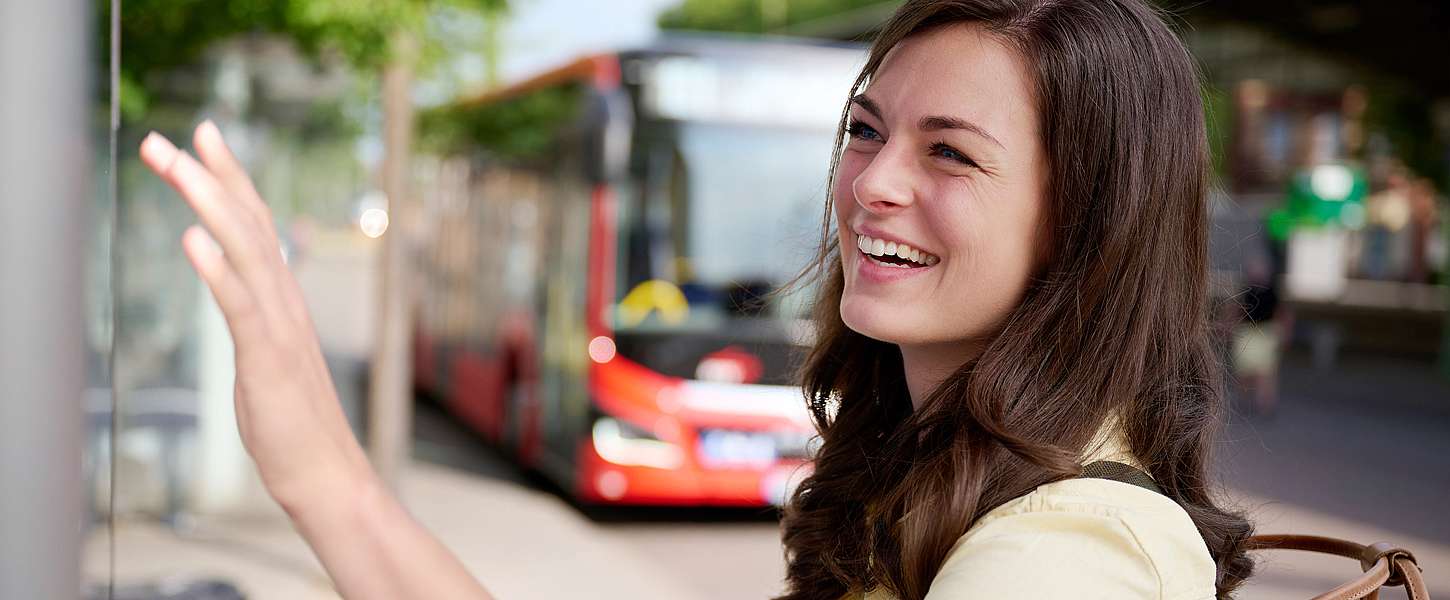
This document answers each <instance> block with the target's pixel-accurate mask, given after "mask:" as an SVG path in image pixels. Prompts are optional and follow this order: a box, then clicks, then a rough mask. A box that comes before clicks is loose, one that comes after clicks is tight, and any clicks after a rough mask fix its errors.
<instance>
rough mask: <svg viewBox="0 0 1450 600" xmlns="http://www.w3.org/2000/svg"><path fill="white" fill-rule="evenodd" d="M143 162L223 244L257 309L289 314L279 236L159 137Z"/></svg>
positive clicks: (145, 149) (151, 138)
mask: <svg viewBox="0 0 1450 600" xmlns="http://www.w3.org/2000/svg"><path fill="white" fill-rule="evenodd" d="M141 159H142V161H143V162H145V163H146V165H147V166H148V167H150V168H151V170H152V171H155V172H156V174H157V175H160V176H161V178H162V179H164V180H166V182H167V183H169V184H171V186H172V187H173V188H175V189H176V191H177V192H178V193H180V194H181V197H182V198H184V199H185V200H186V202H187V204H189V205H190V206H191V208H192V210H193V211H195V212H196V215H197V218H198V219H200V220H201V223H202V225H204V226H205V227H206V230H207V231H208V232H210V233H211V234H212V236H213V237H214V239H215V240H216V242H217V243H218V244H219V245H220V247H221V254H222V257H223V260H225V262H226V263H228V265H229V266H230V267H231V270H232V272H233V273H235V275H236V276H237V278H238V279H239V281H240V282H241V284H242V285H243V286H244V287H245V289H246V291H247V292H248V293H249V295H250V297H251V298H252V300H253V304H254V305H255V309H256V310H259V311H261V312H262V313H264V314H272V315H275V316H279V317H285V316H286V315H287V312H286V309H285V307H283V306H282V304H281V298H280V296H279V292H278V278H279V273H278V271H279V270H283V269H285V267H283V266H282V261H281V253H280V250H279V244H278V242H277V238H276V236H275V235H274V234H272V233H271V232H270V231H269V230H267V229H262V228H261V227H260V226H259V224H258V223H257V221H256V218H255V217H254V216H253V215H252V214H251V213H250V212H248V211H247V210H245V209H242V208H241V207H240V206H238V202H237V201H236V200H235V199H234V198H232V197H231V195H230V194H229V193H228V191H227V190H226V188H225V187H224V186H223V185H222V184H221V182H220V181H218V180H217V178H216V177H215V176H214V175H213V174H212V173H211V172H210V171H208V170H207V168H206V167H205V166H203V165H202V164H201V163H200V162H198V161H197V160H196V159H195V158H192V157H191V155H189V154H187V153H186V152H183V151H181V150H179V149H177V148H176V146H174V145H172V144H171V142H170V141H168V140H167V139H166V138H165V137H162V136H161V135H160V134H157V133H152V134H151V135H148V136H146V140H145V141H143V142H142V143H141ZM224 308H225V307H224Z"/></svg>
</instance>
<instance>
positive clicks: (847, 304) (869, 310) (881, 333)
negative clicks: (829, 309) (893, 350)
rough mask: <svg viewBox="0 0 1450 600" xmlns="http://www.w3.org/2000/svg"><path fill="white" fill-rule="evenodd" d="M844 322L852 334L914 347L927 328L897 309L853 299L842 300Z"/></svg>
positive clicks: (878, 303) (842, 319) (875, 302)
mask: <svg viewBox="0 0 1450 600" xmlns="http://www.w3.org/2000/svg"><path fill="white" fill-rule="evenodd" d="M841 321H842V322H844V323H845V324H846V327H849V328H850V329H851V331H854V332H856V333H859V334H861V335H864V336H866V337H868V338H871V339H873V340H879V341H882V342H887V343H891V344H909V343H912V342H913V338H916V337H920V336H921V333H922V331H923V329H922V325H923V324H921V323H916V322H915V319H914V318H913V315H903V314H902V311H901V309H899V308H897V307H894V306H889V305H885V304H884V303H882V302H878V301H873V300H867V299H864V298H850V297H849V296H848V297H843V298H842V299H841Z"/></svg>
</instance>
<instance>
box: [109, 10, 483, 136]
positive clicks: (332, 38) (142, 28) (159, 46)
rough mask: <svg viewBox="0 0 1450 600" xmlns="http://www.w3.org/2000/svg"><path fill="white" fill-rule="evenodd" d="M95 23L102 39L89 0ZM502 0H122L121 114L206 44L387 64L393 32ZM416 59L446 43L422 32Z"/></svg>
mask: <svg viewBox="0 0 1450 600" xmlns="http://www.w3.org/2000/svg"><path fill="white" fill-rule="evenodd" d="M96 8H97V12H98V13H100V14H101V15H102V18H101V19H98V20H97V27H98V28H99V29H100V30H99V32H98V34H99V35H98V37H97V39H107V38H108V37H109V23H110V10H111V3H110V1H109V0H96ZM507 8H508V0H368V1H366V2H358V1H356V0H126V1H125V2H122V3H121V23H120V26H121V42H122V43H121V57H120V70H121V90H120V92H121V103H122V112H123V115H124V116H125V118H126V119H127V120H132V121H134V120H136V119H139V118H140V117H141V116H143V115H144V114H145V113H146V112H147V107H148V104H149V103H150V101H151V99H152V98H153V97H154V96H156V95H157V94H159V93H160V92H161V90H159V89H157V87H156V86H157V85H158V84H157V77H156V75H157V74H159V73H164V72H167V71H169V70H172V69H176V68H178V67H183V66H187V65H191V64H194V63H195V62H196V61H197V60H198V59H200V58H201V56H202V54H203V53H204V52H205V51H206V50H207V48H208V47H209V46H210V45H211V44H213V43H214V42H217V41H220V40H223V39H227V38H230V37H234V36H238V35H246V34H269V35H276V36H280V37H282V38H285V39H289V40H291V41H293V42H294V43H296V44H297V46H298V47H299V48H301V49H302V50H303V51H304V52H305V53H306V54H307V55H308V56H310V57H312V58H314V59H317V58H320V57H321V56H322V55H323V54H324V53H325V52H332V53H336V54H339V55H340V56H341V57H343V58H344V59H346V60H347V61H348V62H349V63H350V64H351V65H352V66H353V67H355V68H358V69H361V70H364V71H377V70H378V69H381V68H382V66H383V65H384V64H385V63H386V62H387V60H388V57H389V55H390V44H391V42H392V40H393V39H394V38H393V37H392V35H393V33H394V32H396V31H399V30H407V31H412V32H415V33H416V32H421V31H423V30H424V29H425V27H426V26H427V25H428V19H429V18H430V16H431V15H435V14H438V13H448V12H450V11H464V12H471V13H476V14H478V15H480V16H484V17H492V16H495V15H497V14H499V13H502V12H503V11H505V10H506V9H507ZM421 39H422V40H423V45H422V47H421V48H420V49H419V52H420V56H419V60H420V64H421V65H422V66H424V67H425V68H426V67H427V66H428V65H430V64H433V63H437V62H439V61H441V60H442V59H444V58H445V56H444V55H446V53H447V48H445V47H442V45H441V44H429V43H428V42H429V41H430V40H431V39H433V38H428V37H422V38H421ZM109 52H110V47H109V44H97V54H96V61H97V62H96V64H97V65H99V66H100V68H98V69H97V72H98V73H106V72H107V68H106V65H108V64H109V61H110V56H109Z"/></svg>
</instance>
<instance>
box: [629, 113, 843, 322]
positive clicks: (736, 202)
mask: <svg viewBox="0 0 1450 600" xmlns="http://www.w3.org/2000/svg"><path fill="white" fill-rule="evenodd" d="M660 129H661V130H663V131H655V132H649V133H652V134H653V135H650V134H645V135H642V136H641V137H642V138H643V140H644V141H643V143H642V144H640V146H639V147H637V156H636V160H635V167H636V170H637V173H638V175H640V176H639V177H636V178H632V179H633V181H634V185H636V186H638V187H639V189H636V190H628V191H627V193H625V194H621V197H622V202H621V204H622V206H621V215H620V217H621V218H620V221H619V222H620V235H621V239H620V246H619V248H620V252H619V260H620V269H619V274H620V281H619V283H620V284H621V285H619V286H618V288H617V289H618V292H619V303H618V304H617V305H616V308H617V310H616V315H615V327H616V329H619V330H630V329H641V328H642V329H647V330H661V329H663V330H672V331H680V330H697V331H698V330H713V329H717V328H719V327H720V326H721V325H722V324H723V323H724V322H726V321H729V320H733V319H742V318H746V319H752V320H759V319H760V318H767V319H775V318H785V319H794V318H797V317H800V316H801V314H800V313H801V311H802V306H803V303H802V302H801V301H800V299H799V298H797V297H798V296H801V294H796V295H794V296H796V297H792V296H785V297H777V298H773V299H770V300H766V299H765V298H763V297H762V296H764V295H765V294H766V293H768V292H770V291H771V290H773V289H774V288H776V287H778V286H780V285H782V284H784V283H786V282H788V281H790V280H791V279H792V278H793V277H794V276H795V275H796V274H797V273H798V272H799V271H800V269H801V268H802V267H803V266H805V265H806V263H807V262H808V261H809V260H810V259H811V257H812V256H813V255H814V252H815V249H816V245H817V244H818V243H819V240H820V234H821V233H820V232H821V219H822V215H823V211H824V207H825V204H824V200H825V189H826V177H827V169H828V167H829V164H830V155H831V142H832V134H831V132H829V131H822V130H820V129H816V128H810V129H806V128H786V127H767V126H742V125H735V124H728V123H713V122H691V121H683V122H674V123H670V124H668V125H661V126H660ZM639 171H642V173H640V172H639Z"/></svg>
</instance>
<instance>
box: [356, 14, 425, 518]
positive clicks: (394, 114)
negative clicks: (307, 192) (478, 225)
mask: <svg viewBox="0 0 1450 600" xmlns="http://www.w3.org/2000/svg"><path fill="white" fill-rule="evenodd" d="M392 42H393V43H392V44H390V47H391V50H392V52H393V55H392V57H390V58H389V60H388V64H387V66H386V67H384V68H383V193H384V194H386V195H387V197H388V220H389V221H390V223H389V224H388V229H387V233H385V234H383V252H382V261H381V262H382V265H381V266H382V277H381V278H379V279H380V280H381V289H380V290H379V297H380V298H381V300H382V301H381V303H380V304H379V309H380V310H379V312H380V316H379V319H378V335H377V336H376V339H377V348H376V349H375V350H374V352H373V364H372V377H371V381H370V383H369V385H368V453H369V454H370V455H371V458H372V461H373V466H374V467H375V468H376V469H377V471H378V474H379V475H380V476H381V477H382V478H383V480H384V481H387V482H388V483H389V485H391V486H393V487H394V488H395V489H396V487H397V484H398V478H399V477H400V476H401V471H402V469H403V467H404V466H405V465H407V463H408V457H409V453H410V451H411V449H412V444H411V440H412V429H413V395H412V389H413V386H412V377H411V369H410V367H411V365H410V363H409V359H408V348H409V338H410V336H411V333H410V331H411V328H410V325H411V322H410V318H411V314H410V311H409V309H408V299H409V298H410V297H412V291H411V290H410V289H409V288H410V284H409V281H408V272H409V270H410V268H409V264H408V263H409V259H408V254H409V253H408V243H409V239H408V233H409V226H410V225H411V224H410V223H408V222H407V218H408V216H409V211H408V205H409V204H410V202H409V200H408V196H409V194H410V193H411V190H410V186H409V185H408V182H409V173H410V170H409V165H408V162H409V161H408V158H409V152H410V149H411V146H412V143H413V101H412V94H411V93H410V88H411V87H412V83H413V60H414V57H415V56H416V41H415V40H414V38H413V37H412V35H411V34H409V33H408V32H407V31H404V30H399V31H398V32H397V33H396V34H395V35H394V36H393V39H392Z"/></svg>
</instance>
